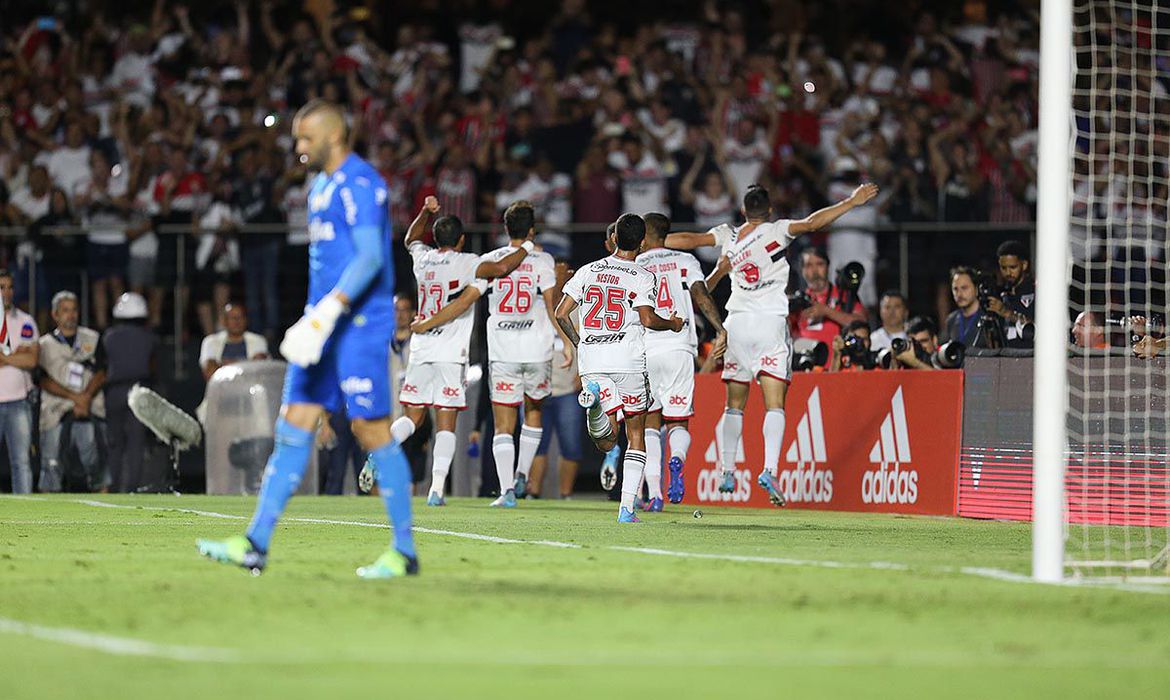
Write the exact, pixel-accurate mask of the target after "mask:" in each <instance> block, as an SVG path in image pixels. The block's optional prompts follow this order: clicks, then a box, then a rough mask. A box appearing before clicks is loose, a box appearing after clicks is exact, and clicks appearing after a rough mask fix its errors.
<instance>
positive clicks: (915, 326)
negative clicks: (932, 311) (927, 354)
mask: <svg viewBox="0 0 1170 700" xmlns="http://www.w3.org/2000/svg"><path fill="white" fill-rule="evenodd" d="M923 331H926V332H927V333H929V334H930V335H931V336H932V337H933V336H936V335H938V328H937V327H936V326H935V325H934V321H931V320H930V319H929V318H926V317H925V316H915V317H914V318H912V319H910V320H909V321H908V322H907V323H906V335H918V334H919V333H921V332H923Z"/></svg>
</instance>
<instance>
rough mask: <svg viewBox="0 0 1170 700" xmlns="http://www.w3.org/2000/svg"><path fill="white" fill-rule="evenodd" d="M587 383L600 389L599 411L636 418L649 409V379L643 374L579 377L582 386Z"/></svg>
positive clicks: (588, 375) (627, 373) (625, 373)
mask: <svg viewBox="0 0 1170 700" xmlns="http://www.w3.org/2000/svg"><path fill="white" fill-rule="evenodd" d="M589 381H594V382H597V386H598V387H600V388H601V410H603V411H605V412H606V413H609V414H613V413H617V412H618V411H622V412H623V413H624V414H625V415H627V416H631V415H633V416H636V415H638V414H639V413H645V412H646V411H647V410H649V408H650V379H649V378H648V377H647V376H646V373H645V372H637V373H635V372H624V373H616V372H615V373H613V374H582V375H581V383H582V384H584V383H587V382H589Z"/></svg>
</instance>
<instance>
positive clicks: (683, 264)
mask: <svg viewBox="0 0 1170 700" xmlns="http://www.w3.org/2000/svg"><path fill="white" fill-rule="evenodd" d="M637 263H638V264H639V265H641V266H642V267H644V268H646V269H647V270H649V271H650V272H652V273H654V277H655V278H656V279H657V282H658V284H657V287H656V290H655V294H654V306H655V309H656V310H657V312H658V315H659V316H662V317H663V318H670V314H671V313H672V312H673V313H675V314H678V317H679V318H681V319H682V320H683V329H682V332H681V333H675V332H674V331H669V330H667V331H652V330H647V331H646V356H647V357H650V356H652V355H657V354H659V353H664V352H670V351H672V350H685V351H686V352H689V353H691V354H692V355H695V354H697V353H698V336H697V334H696V332H695V310H694V307H693V306H692V304H691V285H692V284H694V283H695V282H696V281H698V280H702V279H703V271H702V268H701V267H699V261H698V259H696V258H695V256H693V255H691V254H690V253H684V252H683V251H681V250H671V249H670V248H654V249H653V250H648V251H646V252H645V253H642V254H641V255H639V256H638V259H637Z"/></svg>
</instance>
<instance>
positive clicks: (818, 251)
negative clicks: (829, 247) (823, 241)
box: [800, 245, 829, 265]
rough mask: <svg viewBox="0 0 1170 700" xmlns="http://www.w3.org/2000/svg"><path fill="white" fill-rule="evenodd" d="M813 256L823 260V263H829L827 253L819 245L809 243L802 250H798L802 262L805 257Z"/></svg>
mask: <svg viewBox="0 0 1170 700" xmlns="http://www.w3.org/2000/svg"><path fill="white" fill-rule="evenodd" d="M810 256H811V257H814V258H818V259H820V260H824V261H825V265H828V264H829V254H828V253H827V252H826V251H825V249H824V248H822V247H821V246H819V245H810V246H809V247H807V248H805V249H804V250H802V251H800V261H801V262H804V259H805V258H807V257H810Z"/></svg>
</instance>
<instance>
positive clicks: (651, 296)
mask: <svg viewBox="0 0 1170 700" xmlns="http://www.w3.org/2000/svg"><path fill="white" fill-rule="evenodd" d="M656 290H657V283H656V281H655V279H654V274H653V273H651V272H650V271H649V270H647V269H646V268H644V267H642V266H641V265H639V264H638V263H636V262H633V261H630V260H622V259H621V258H618V257H616V256H612V255H611V256H610V257H608V258H605V259H602V260H598V261H597V262H595V263H591V264H590V265H587V266H585V267H584V268H582V269H580V270H578V271H577V273H576V274H574V275H573V278H572V279H571V280H569V281H568V282H567V283H566V284H565V290H564V291H565V294H566V295H568V296H569V297H570V298H571V299H572V300H573V301H575V302H577V304H579V305H580V307H581V310H580V318H581V323H580V336H581V342H580V345H579V346H578V364H579V369H580V372H581V374H583V375H584V374H592V373H627V372H645V371H646V345H645V341H644V339H643V336H644V334H645V329H644V328H643V327H642V320H641V318H640V317H639V314H638V312H637V311H636V308H637V307H639V306H649V307H652V308H653V306H654V302H655V291H656Z"/></svg>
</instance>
